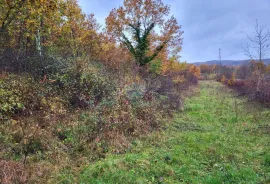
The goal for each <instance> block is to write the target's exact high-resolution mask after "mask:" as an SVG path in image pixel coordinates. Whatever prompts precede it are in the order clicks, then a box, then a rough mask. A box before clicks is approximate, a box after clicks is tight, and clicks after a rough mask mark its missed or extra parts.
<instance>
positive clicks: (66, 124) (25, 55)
mask: <svg viewBox="0 0 270 184" xmlns="http://www.w3.org/2000/svg"><path fill="white" fill-rule="evenodd" d="M169 13H170V7H169V5H166V4H164V3H163V2H162V1H161V0H125V1H124V4H123V6H121V7H119V8H118V9H113V10H112V11H111V12H110V14H109V16H108V17H107V18H106V28H105V29H101V25H100V24H99V22H98V21H97V20H96V18H95V16H94V14H89V15H86V14H84V13H83V12H82V10H81V8H80V6H79V5H78V2H77V0H57V1H56V0H36V1H30V0H14V1H8V0H0V41H1V45H0V86H1V88H0V120H1V123H0V148H1V149H0V168H1V169H0V177H1V178H0V182H3V181H4V182H7V183H16V182H19V183H26V182H30V183H47V180H49V179H50V178H52V177H51V175H53V172H54V171H56V170H57V169H59V168H60V169H61V168H64V167H68V166H69V163H68V162H67V161H66V159H68V160H69V161H70V162H72V163H74V162H73V161H74V160H76V162H77V161H78V158H87V160H97V159H99V158H102V157H105V156H106V154H107V153H109V152H113V153H123V152H125V151H126V150H127V149H129V148H130V147H131V142H132V140H133V138H134V137H139V136H141V135H145V134H147V133H149V132H151V131H153V130H155V129H159V128H160V127H161V125H162V123H163V120H164V118H170V117H172V116H173V114H174V112H176V111H178V110H180V109H182V110H183V109H184V107H183V105H184V102H183V100H184V99H183V98H184V92H185V93H186V91H187V90H189V89H190V86H192V85H196V84H197V82H198V78H199V77H200V68H199V67H196V66H194V65H190V64H188V63H187V62H180V60H179V59H180V51H181V49H182V39H183V38H182V34H183V31H181V26H180V25H179V24H178V22H177V20H176V18H175V17H173V16H172V17H169ZM157 28H158V29H157ZM157 30H159V31H157ZM2 140H3V141H2ZM15 160H16V161H15ZM41 161H42V162H41ZM43 161H44V162H43ZM78 162H79V161H78ZM56 163H57V165H58V163H59V165H60V166H59V168H57V167H56ZM15 167H17V168H16V169H15ZM3 168H6V170H3ZM52 168H53V169H52ZM9 170H10V172H9ZM7 172H8V173H7ZM16 173H19V174H20V177H19V176H17V175H16ZM37 173H38V174H37Z"/></svg>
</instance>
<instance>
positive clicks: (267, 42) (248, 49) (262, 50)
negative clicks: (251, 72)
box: [243, 20, 270, 62]
mask: <svg viewBox="0 0 270 184" xmlns="http://www.w3.org/2000/svg"><path fill="white" fill-rule="evenodd" d="M254 28H255V29H254V36H253V37H250V36H247V38H248V40H249V42H248V43H247V45H246V46H244V47H243V51H244V53H245V55H246V56H247V57H249V58H250V59H251V60H254V61H259V62H262V60H263V59H264V58H265V57H267V56H268V54H269V46H270V31H269V29H267V27H266V25H259V23H258V20H256V24H255V27H254Z"/></svg>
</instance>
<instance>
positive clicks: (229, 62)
mask: <svg viewBox="0 0 270 184" xmlns="http://www.w3.org/2000/svg"><path fill="white" fill-rule="evenodd" d="M263 61H264V63H266V64H268V65H269V64H270V59H264V60H263ZM248 62H250V60H221V63H220V61H219V60H212V61H205V62H195V63H193V64H195V65H197V66H199V65H201V64H208V65H214V64H222V65H226V66H239V65H243V64H245V63H248Z"/></svg>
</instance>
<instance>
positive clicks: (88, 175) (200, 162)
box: [62, 82, 270, 184]
mask: <svg viewBox="0 0 270 184" xmlns="http://www.w3.org/2000/svg"><path fill="white" fill-rule="evenodd" d="M269 133H270V111H269V109H264V108H262V107H260V106H259V105H256V104H250V103H248V102H247V100H246V99H241V98H239V97H235V94H234V93H233V92H231V91H230V90H229V89H228V88H226V87H224V86H222V85H221V84H219V83H216V82H201V83H200V93H199V94H197V95H196V96H193V97H191V98H189V99H188V100H186V105H185V112H183V113H179V114H177V115H176V118H175V120H174V121H173V122H170V123H168V124H167V125H166V126H164V127H163V130H162V131H158V132H155V133H153V134H152V135H150V137H147V138H143V139H140V140H136V141H134V142H133V146H132V148H131V150H130V151H128V152H127V153H126V154H123V155H113V154H111V155H108V157H106V159H104V160H101V161H98V162H96V163H93V164H90V165H88V166H86V167H84V168H83V169H82V170H81V172H80V173H77V174H74V175H76V176H73V175H72V176H71V175H69V177H68V178H69V179H70V180H69V181H70V182H76V183H119V184H122V183H211V184H215V183H216V184H219V183H230V184H231V183H270V179H269V178H270V149H269V148H270V134H269ZM63 175H64V174H63ZM63 177H64V176H62V178H63ZM66 183H69V182H68V180H66Z"/></svg>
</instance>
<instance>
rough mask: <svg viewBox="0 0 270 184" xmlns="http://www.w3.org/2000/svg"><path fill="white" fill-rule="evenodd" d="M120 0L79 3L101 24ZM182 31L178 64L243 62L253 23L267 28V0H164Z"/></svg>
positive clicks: (269, 3) (269, 0) (81, 0)
mask: <svg viewBox="0 0 270 184" xmlns="http://www.w3.org/2000/svg"><path fill="white" fill-rule="evenodd" d="M122 2H123V0H79V4H80V6H81V8H82V9H83V11H84V12H85V13H87V14H89V13H94V14H95V16H96V18H97V20H98V21H99V22H100V23H101V24H104V22H105V18H106V17H107V16H108V15H109V12H110V11H111V9H112V8H118V7H119V6H120V5H121V4H122ZM164 2H165V3H166V4H169V5H171V14H173V15H174V16H175V17H176V18H177V20H178V22H179V24H180V25H182V30H183V31H184V35H183V37H184V44H183V51H182V53H181V56H182V58H181V61H184V60H186V61H188V62H200V61H208V60H216V59H218V49H219V48H221V53H222V59H224V60H230V59H234V60H240V59H246V56H244V54H243V52H242V49H241V46H242V45H244V44H245V43H246V42H247V38H246V34H249V35H252V33H253V29H254V24H255V22H256V19H258V21H259V24H264V25H267V27H269V28H270V0H164Z"/></svg>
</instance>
